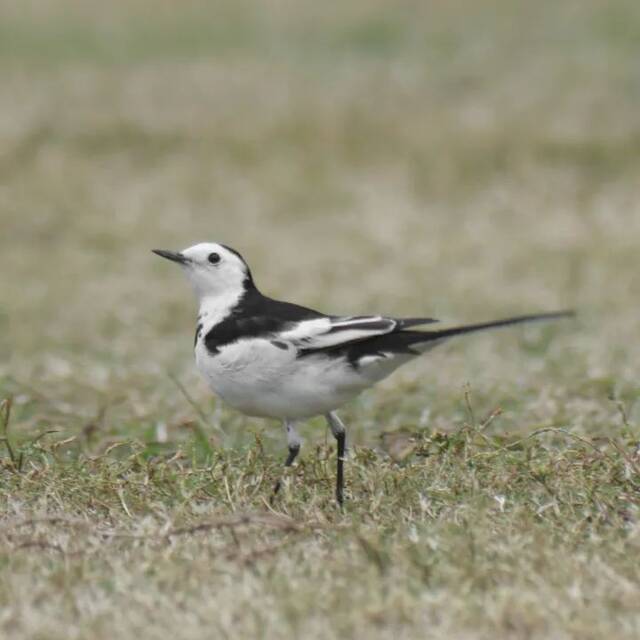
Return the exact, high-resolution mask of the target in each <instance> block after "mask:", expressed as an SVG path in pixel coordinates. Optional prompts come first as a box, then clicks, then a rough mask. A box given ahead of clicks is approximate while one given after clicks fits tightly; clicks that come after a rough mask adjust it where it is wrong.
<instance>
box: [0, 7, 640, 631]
mask: <svg viewBox="0 0 640 640" xmlns="http://www.w3.org/2000/svg"><path fill="white" fill-rule="evenodd" d="M639 59H640V5H638V3H637V2H633V1H632V0H615V1H614V2H607V3H604V2H598V1H597V0H583V1H580V2H577V1H564V2H561V3H557V2H550V1H546V0H545V1H542V2H537V3H531V2H523V1H522V2H521V1H507V0H493V1H489V2H482V3H475V2H470V1H469V0H454V1H452V2H440V1H437V2H409V1H403V2H395V3H389V2H382V1H373V2H364V1H359V0H348V1H346V2H343V3H340V4H335V5H331V6H327V5H323V4H321V3H317V2H311V1H307V0H302V1H297V2H292V1H287V0H283V1H279V2H276V1H269V2H262V3H259V2H249V1H240V2H225V1H222V2H219V1H216V2H195V1H192V0H188V1H184V2H180V3H175V2H149V1H145V0H134V1H132V2H121V1H117V2H111V3H104V2H95V1H94V0H86V1H85V2H82V3H76V2H71V1H68V2H67V1H64V0H40V1H38V2H35V1H33V2H21V3H12V2H1V3H0V78H1V80H2V88H1V90H0V285H1V286H0V396H2V397H7V396H9V395H12V396H15V403H14V412H13V423H12V429H13V430H14V433H15V434H16V437H22V438H27V437H30V435H31V434H34V433H38V432H39V431H40V430H42V429H44V428H48V427H55V428H56V429H58V430H59V431H60V432H61V436H60V437H73V436H76V437H77V438H78V440H77V443H79V444H78V446H79V447H80V449H81V450H82V451H84V452H85V453H87V452H88V453H90V454H91V453H95V452H97V451H104V449H105V448H106V447H108V446H109V444H111V443H112V442H114V441H115V440H114V439H118V438H134V439H139V440H140V441H142V442H143V443H147V444H150V443H153V442H154V441H155V439H157V437H158V433H165V430H166V432H167V433H168V436H167V438H168V442H169V444H168V446H172V445H175V444H176V443H181V442H185V441H190V440H191V437H192V435H191V434H192V432H191V431H189V430H185V429H184V428H183V427H182V426H181V425H183V423H184V422H185V421H189V420H192V419H194V416H195V418H196V419H197V412H195V410H194V408H193V407H192V406H191V405H190V403H189V402H188V401H187V400H186V399H185V398H184V396H183V395H182V393H181V392H180V391H179V389H178V388H177V387H176V385H175V384H174V383H173V382H172V381H171V378H170V376H169V375H168V374H170V375H171V376H174V377H175V378H176V379H178V380H179V381H181V382H182V384H184V385H185V386H186V387H187V388H188V389H189V390H190V392H191V395H192V396H193V398H194V400H195V402H196V403H197V405H198V407H201V408H202V409H203V410H204V411H205V412H206V414H207V416H210V415H212V416H213V417H212V418H211V420H212V421H213V422H214V423H215V424H216V425H221V426H222V427H223V428H224V430H225V431H226V433H227V435H226V436H225V437H224V438H222V439H219V438H218V436H217V435H216V433H217V432H216V431H214V430H213V429H209V430H206V429H208V427H207V426H206V425H204V428H205V431H204V433H205V434H206V435H207V436H210V437H211V439H212V442H213V443H214V444H215V445H216V446H217V445H218V444H225V445H227V446H231V447H237V446H239V445H249V444H250V443H251V442H253V437H254V434H255V433H259V432H260V430H261V429H262V428H263V424H264V423H262V422H260V421H255V420H249V419H245V418H242V417H239V416H237V415H235V414H233V413H232V412H228V411H226V410H225V409H224V408H221V407H218V406H217V405H215V402H214V401H213V400H212V399H211V398H210V396H209V393H208V391H207V390H206V389H205V388H204V385H203V383H201V382H200V381H199V380H198V378H197V376H196V374H195V372H194V370H193V369H194V366H193V363H192V354H191V341H192V333H193V325H194V314H195V309H194V304H193V301H192V299H191V297H190V296H191V294H190V291H189V289H188V286H187V285H186V283H185V282H183V280H182V278H181V276H180V274H179V273H177V272H176V271H174V270H172V269H170V268H169V267H168V265H166V264H163V263H162V262H161V261H160V260H158V259H156V258H155V257H154V256H152V255H151V254H150V252H149V250H150V249H151V248H153V247H163V248H176V249H179V248H183V247H185V246H188V245H190V244H193V243H195V242H198V241H202V240H211V241H221V242H224V243H226V244H229V245H231V246H233V247H235V248H237V249H238V250H239V251H241V252H242V253H243V255H244V256H245V258H246V259H247V260H248V261H249V263H250V264H251V266H252V268H253V271H254V274H255V275H256V280H257V283H258V285H259V286H260V287H261V288H262V289H263V290H264V291H265V292H266V293H268V294H271V295H274V296H277V297H284V298H288V299H291V300H295V301H297V302H299V303H302V304H307V305H310V306H318V307H320V308H322V309H323V310H326V311H329V312H335V313H367V312H382V313H387V314H392V315H402V314H406V315H416V314H428V315H433V316H435V317H441V318H442V319H443V320H445V321H450V322H454V321H455V322H464V321H475V320H484V319H492V318H494V317H499V316H501V315H504V314H511V313H524V312H534V311H540V310H550V309H557V308H567V307H573V308H576V309H577V310H578V311H579V320H578V322H576V323H573V324H567V323H564V324H562V325H557V326H553V327H551V326H550V327H535V328H531V329H529V330H526V331H515V332H500V333H496V334H494V335H492V336H489V335H487V336H483V337H473V338H469V339H468V340H461V341H460V342H458V343H456V344H455V345H454V344H452V345H451V346H448V347H446V348H444V349H442V350H441V351H437V352H434V353H433V354H432V355H430V356H429V357H428V358H424V359H423V360H421V361H419V362H417V363H415V364H412V365H410V366H409V367H407V368H406V369H404V370H402V371H401V372H399V373H398V374H397V375H396V376H395V377H393V378H392V379H390V380H389V381H387V382H385V383H384V384H383V385H382V386H381V387H380V389H379V390H378V391H376V392H372V393H369V394H365V395H364V396H362V398H361V399H359V400H358V401H357V402H356V403H354V405H353V406H350V407H348V408H347V409H346V413H345V416H346V418H347V422H348V424H349V425H350V434H351V439H352V441H353V442H357V443H364V444H369V445H371V444H376V443H378V438H379V434H380V433H381V432H382V431H383V430H387V429H394V428H399V427H408V428H415V427H421V428H433V429H441V430H444V431H445V432H449V431H451V430H452V429H455V428H456V425H459V424H460V421H463V420H465V419H466V416H467V407H466V403H465V399H464V394H465V389H467V388H470V390H471V395H472V397H473V400H474V403H475V409H476V411H477V413H478V414H479V415H480V414H482V415H486V414H488V413H489V412H490V411H492V410H493V409H494V408H495V407H497V406H500V407H502V409H503V413H502V414H501V415H500V416H499V417H497V418H496V419H495V420H494V421H493V422H492V423H491V429H492V430H493V432H495V433H496V434H500V433H503V432H506V431H508V432H510V433H521V434H526V433H530V432H531V430H532V429H533V428H535V427H537V426H540V425H557V426H566V427H567V428H570V429H571V431H572V432H573V433H576V434H578V435H580V436H589V437H601V436H607V437H608V436H611V435H612V434H615V433H617V432H618V431H617V430H620V429H621V428H622V426H623V425H622V423H621V418H620V407H621V406H622V407H623V408H624V411H625V414H624V415H625V416H626V418H625V419H626V420H628V423H629V424H631V425H634V424H637V422H638V421H639V420H640V400H639V399H638V389H639V382H638V380H639V373H640V372H639V368H640V367H639V365H638V363H639V362H640V315H639V314H638V304H637V300H638V299H639V298H640V278H639V277H638V266H639V258H638V255H639V249H640V206H639V202H640V179H639V178H640V109H639V108H638V105H639V104H640V67H639V66H638V60H639ZM467 384H469V385H470V386H469V387H467V386H466V385H467ZM620 403H622V404H620ZM214 406H215V410H214ZM88 427H90V429H89V430H87V429H88ZM305 433H306V435H307V438H308V439H309V440H311V441H312V442H313V441H314V440H315V441H317V440H318V437H317V432H314V431H313V430H312V429H308V430H307V431H306V432H305ZM314 433H315V434H316V435H315V436H314ZM264 436H265V438H266V441H267V445H268V450H269V451H272V452H277V453H278V455H279V454H280V447H281V445H282V442H281V438H280V432H279V430H278V429H269V430H267V431H266V432H265V434H264ZM329 494H330V491H329V493H328V494H327V495H329ZM24 499H25V500H26V497H24ZM15 500H18V499H17V498H15ZM7 584H12V583H10V582H8V583H7ZM454 584H455V581H454ZM354 624H355V623H354ZM356 626H357V625H356ZM374 626H375V624H374ZM332 628H333V627H332ZM535 628H536V629H538V627H535ZM567 628H568V627H567ZM503 630H504V629H503ZM458 631H460V629H458ZM493 631H495V629H493ZM583 631H584V630H583ZM414 632H415V630H414ZM78 633H79V634H80V635H78V636H77V637H82V636H81V634H82V632H81V631H79V632H78ZM407 633H409V634H411V633H412V632H411V630H409V631H407ZM460 633H462V631H460ZM464 633H472V632H471V631H469V629H468V628H467V631H465V632H464ZM518 633H520V632H519V631H514V632H513V635H511V636H509V637H525V636H524V635H522V636H521V635H518ZM523 633H524V632H523ZM566 633H569V635H570V631H566ZM507 635H508V634H507ZM34 637H35V636H34ZM449 637H451V636H449ZM459 637H476V636H474V635H473V634H472V635H469V636H459ZM527 637H528V636H527ZM557 637H565V636H560V635H559V636H557ZM566 637H569V636H566ZM581 637H587V636H584V635H583V636H581ZM593 637H598V636H595V635H594V636H593ZM629 637H632V636H629Z"/></svg>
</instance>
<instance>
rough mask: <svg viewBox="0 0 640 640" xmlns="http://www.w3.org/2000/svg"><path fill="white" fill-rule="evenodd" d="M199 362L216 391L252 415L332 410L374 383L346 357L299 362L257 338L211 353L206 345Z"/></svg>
mask: <svg viewBox="0 0 640 640" xmlns="http://www.w3.org/2000/svg"><path fill="white" fill-rule="evenodd" d="M195 353H196V363H197V365H198V369H199V370H200V372H201V374H202V375H203V376H204V378H205V380H206V381H207V383H208V384H209V386H210V387H211V389H212V390H213V392H214V393H215V394H216V395H218V396H219V397H220V398H222V399H223V400H224V401H225V402H226V403H227V404H229V405H230V406H231V407H233V408H234V409H237V410H238V411H241V412H242V413H245V414H247V415H251V416H261V417H271V418H292V419H293V418H308V417H311V416H316V415H320V414H324V413H327V412H328V411H332V410H334V409H336V408H337V407H339V406H340V405H342V404H344V403H345V402H347V401H348V400H351V399H352V398H353V397H354V396H356V395H357V394H358V393H360V392H361V391H362V390H363V389H365V388H366V387H368V386H369V385H370V383H371V381H370V380H367V379H366V378H365V377H363V376H362V375H361V374H360V373H358V372H357V371H356V370H354V369H353V367H351V366H350V365H349V364H348V363H347V362H346V361H345V360H344V359H342V358H341V359H338V360H336V359H334V358H328V357H325V356H322V355H319V356H307V357H304V358H296V349H295V348H293V347H292V346H289V348H287V349H281V348H279V347H277V346H274V345H273V344H272V343H271V342H270V341H269V340H267V339H262V338H251V339H248V340H241V341H239V342H235V343H232V344H229V345H227V346H224V347H222V348H221V349H220V352H219V353H218V354H215V355H211V354H209V353H208V352H207V350H206V347H205V346H204V344H203V342H202V341H198V344H197V345H196V350H195Z"/></svg>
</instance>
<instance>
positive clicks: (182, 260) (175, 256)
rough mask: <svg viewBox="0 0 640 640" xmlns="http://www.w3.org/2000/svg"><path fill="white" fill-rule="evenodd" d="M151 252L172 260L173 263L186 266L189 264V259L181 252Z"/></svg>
mask: <svg viewBox="0 0 640 640" xmlns="http://www.w3.org/2000/svg"><path fill="white" fill-rule="evenodd" d="M151 251H153V253H155V254H156V255H158V256H161V257H162V258H166V259H167V260H171V261H172V262H177V263H179V264H186V263H187V262H188V259H187V258H186V257H185V256H183V255H182V254H181V253H180V252H179V251H165V249H151Z"/></svg>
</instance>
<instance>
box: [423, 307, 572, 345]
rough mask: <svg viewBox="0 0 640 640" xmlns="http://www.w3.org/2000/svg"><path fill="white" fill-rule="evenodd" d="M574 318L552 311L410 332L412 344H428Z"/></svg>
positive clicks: (567, 312) (569, 312) (570, 312)
mask: <svg viewBox="0 0 640 640" xmlns="http://www.w3.org/2000/svg"><path fill="white" fill-rule="evenodd" d="M574 316H575V312H574V311H554V312H551V313H536V314H531V315H526V316H513V317H511V318H503V319H502V320H493V321H492V322H480V323H477V324H467V325H462V326H459V327H451V328H450V329H439V330H436V331H415V332H411V333H412V336H413V340H412V342H413V343H416V342H430V341H432V340H442V339H444V338H451V337H453V336H458V335H462V334H464V333H473V332H475V331H484V330H485V329H494V328H497V327H508V326H511V325H515V324H524V323H527V322H540V321H543V320H557V319H559V318H572V317H574Z"/></svg>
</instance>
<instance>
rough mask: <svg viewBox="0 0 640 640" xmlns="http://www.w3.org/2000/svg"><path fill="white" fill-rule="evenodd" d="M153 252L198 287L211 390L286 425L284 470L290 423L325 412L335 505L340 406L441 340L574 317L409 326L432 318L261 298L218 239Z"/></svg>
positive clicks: (293, 451) (201, 348) (296, 442)
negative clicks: (338, 312) (347, 311)
mask: <svg viewBox="0 0 640 640" xmlns="http://www.w3.org/2000/svg"><path fill="white" fill-rule="evenodd" d="M154 253H156V254H158V255H159V256H162V257H163V258H167V259H168V260H172V261H173V262H177V263H178V264H179V265H180V266H181V267H182V268H183V270H184V271H185V273H186V274H187V278H188V279H189V281H190V282H191V285H192V286H193V288H194V290H195V293H196V296H197V298H198V303H199V311H198V324H197V328H196V335H195V358H196V364H197V366H198V369H199V370H200V372H201V373H202V375H203V376H204V378H205V380H206V381H207V382H208V383H209V386H210V387H211V389H212V390H213V391H214V393H215V394H217V395H218V396H219V397H220V398H222V399H223V400H224V401H225V402H226V403H227V404H229V405H230V406H231V407H233V408H234V409H237V410H238V411H241V412H242V413H244V414H246V415H250V416H259V417H266V418H277V419H280V420H282V421H283V423H284V428H285V430H286V434H287V445H288V448H289V455H288V456H287V459H286V462H285V466H290V465H291V464H292V463H293V461H294V460H295V458H296V456H297V455H298V453H299V452H300V445H301V442H302V441H301V438H300V436H299V435H298V433H297V431H296V428H295V425H296V422H297V421H299V420H301V419H304V418H310V417H312V416H318V415H324V416H325V418H326V420H327V422H328V424H329V427H330V429H331V433H332V434H333V436H334V437H335V439H336V441H337V448H338V450H337V480H336V499H337V501H338V503H339V504H340V505H341V504H342V502H343V491H344V475H343V463H344V456H345V446H346V432H345V427H344V424H343V423H342V421H341V420H340V418H339V417H338V415H337V413H336V412H335V410H336V409H337V408H338V407H340V406H341V405H343V404H344V403H345V402H347V401H349V400H351V399H352V398H354V397H355V396H356V395H357V394H359V393H360V392H361V391H363V390H364V389H367V388H368V387H370V386H372V385H373V384H375V383H376V382H378V381H380V380H382V379H383V378H385V377H386V376H388V375H389V374H390V373H391V372H392V371H394V370H395V369H397V368H398V367H399V366H400V365H402V364H404V363H405V362H408V361H409V360H411V359H412V358H414V357H416V356H418V355H420V354H421V353H424V352H425V351H428V350H429V349H431V348H432V347H434V346H435V345H437V344H440V343H441V342H443V341H444V340H446V339H447V338H451V337H453V336H457V335H460V334H463V333H470V332H472V331H480V330H482V329H490V328H493V327H504V326H507V325H514V324H520V323H523V322H530V321H534V320H551V319H554V318H560V317H564V316H569V315H571V312H568V311H561V312H555V313H540V314H535V315H526V316H517V317H512V318H505V319H503V320H496V321H493V322H482V323H479V324H470V325H466V326H459V327H453V328H450V329H437V330H428V331H416V330H415V329H413V327H417V326H420V325H427V324H430V323H433V322H436V320H433V319H432V318H387V317H384V316H333V315H326V314H324V313H320V312H319V311H313V310H312V309H307V308H305V307H301V306H299V305H297V304H291V303H289V302H281V301H279V300H273V299H272V298H268V297H266V296H264V295H262V293H260V291H259V290H258V289H257V288H256V285H255V283H254V281H253V277H252V275H251V271H250V270H249V266H248V265H247V263H246V262H245V261H244V259H243V258H242V256H241V255H240V254H239V253H238V252H237V251H235V250H233V249H231V248H230V247H227V246H225V245H222V244H214V243H202V244H197V245H195V246H193V247H189V248H188V249H185V250H184V251H180V252H177V251H165V250H163V249H154ZM278 487H279V484H277V485H276V489H275V491H277V489H278Z"/></svg>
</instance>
